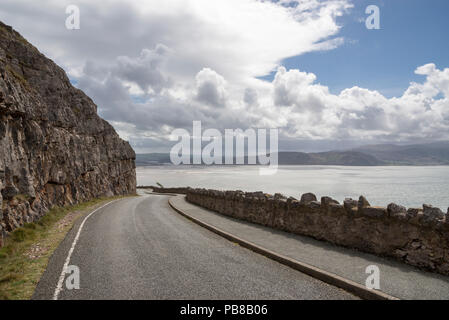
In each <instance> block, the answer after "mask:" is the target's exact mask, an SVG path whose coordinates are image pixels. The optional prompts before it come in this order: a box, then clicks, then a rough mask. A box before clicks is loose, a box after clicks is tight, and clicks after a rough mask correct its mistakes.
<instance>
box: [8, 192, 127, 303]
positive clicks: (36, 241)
mask: <svg viewBox="0 0 449 320" xmlns="http://www.w3.org/2000/svg"><path fill="white" fill-rule="evenodd" d="M118 198H121V197H112V198H102V199H95V200H92V201H89V202H84V203H81V204H78V205H74V206H69V207H64V208H60V207H56V208H53V209H52V210H50V211H49V212H48V213H47V214H46V215H45V216H43V217H42V218H41V219H40V220H39V221H37V222H35V223H28V224H26V225H24V226H23V227H22V228H19V229H16V230H15V231H14V232H12V233H11V234H10V236H9V237H8V238H7V239H6V244H5V246H4V247H3V248H0V300H8V299H14V300H25V299H30V298H31V296H32V295H33V292H34V290H35V288H36V286H37V283H38V282H39V279H40V278H41V276H42V274H43V273H44V271H45V269H46V268H47V264H48V261H49V259H50V257H51V255H52V254H53V252H54V251H55V250H56V248H57V247H58V246H59V244H60V243H61V241H62V240H63V239H64V238H65V236H66V234H67V233H68V232H69V231H70V229H71V228H72V226H73V224H74V223H75V221H76V220H77V219H78V218H80V217H82V216H83V215H84V214H86V213H87V212H90V211H92V209H94V208H95V207H98V206H99V205H100V204H103V203H105V202H107V201H110V200H113V199H118Z"/></svg>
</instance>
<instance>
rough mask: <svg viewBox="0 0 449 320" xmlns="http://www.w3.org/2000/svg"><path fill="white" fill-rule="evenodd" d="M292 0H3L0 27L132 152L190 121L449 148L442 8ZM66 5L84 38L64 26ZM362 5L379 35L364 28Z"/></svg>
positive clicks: (418, 0)
mask: <svg viewBox="0 0 449 320" xmlns="http://www.w3.org/2000/svg"><path fill="white" fill-rule="evenodd" d="M294 2H295V1H294V0H279V1H277V2H276V1H274V0H272V1H261V0H170V1H160V0H145V1H142V0H104V1H101V3H100V2H94V1H91V0H58V1H45V2H30V1H29V0H2V5H1V7H0V20H1V21H3V22H5V23H7V24H10V25H12V26H14V28H16V30H18V31H19V32H21V33H22V34H23V35H24V36H25V38H26V39H28V40H29V41H30V42H31V43H33V44H34V45H35V46H36V47H37V48H39V50H41V51H42V52H43V53H44V54H46V55H47V56H48V57H50V58H51V59H53V60H54V61H55V62H56V63H57V64H59V65H60V66H62V67H63V68H64V69H65V71H66V72H67V74H68V75H69V77H70V79H71V80H72V82H73V83H74V84H75V85H76V86H77V87H78V88H80V89H82V90H83V91H85V92H86V94H88V95H89V96H90V97H91V98H92V100H93V101H94V102H95V103H96V104H97V105H98V112H99V114H100V115H101V116H102V117H103V118H105V119H106V120H108V121H109V122H111V124H112V125H113V126H114V127H115V128H116V130H117V131H118V132H119V134H120V135H121V136H122V137H123V138H124V139H126V140H129V141H130V142H131V144H132V146H133V147H134V148H135V149H136V150H137V151H138V152H165V151H166V150H167V148H170V147H171V146H172V145H173V143H172V142H171V141H170V136H171V132H172V130H174V129H176V128H184V129H188V130H190V129H191V127H192V123H193V121H202V123H203V128H214V129H217V130H219V131H221V132H223V130H225V129H237V128H241V129H247V128H279V129H280V143H279V145H280V146H281V148H282V149H288V150H296V151H324V150H329V149H331V148H337V147H338V148H340V147H348V146H352V145H366V144H375V143H401V144H405V143H417V142H428V141H439V140H449V41H448V39H449V37H448V30H449V19H448V16H449V0H430V1H424V0H301V5H295V4H294ZM69 4H70V5H72V4H76V5H78V6H79V9H80V19H81V27H80V29H78V30H72V29H67V28H66V25H65V21H66V18H67V14H66V6H67V5H69ZM286 4H287V5H286ZM351 5H352V8H351V9H349V10H346V9H348V8H349V7H351ZM369 5H377V6H378V7H379V8H380V25H381V29H380V30H368V29H366V26H365V20H366V18H367V16H368V15H367V14H366V13H365V10H366V8H367V6H369ZM335 17H337V18H335ZM30 21H31V22H32V23H30ZM339 26H340V28H339ZM338 39H344V42H343V44H342V43H341V42H339V41H338ZM326 40H328V41H326ZM336 40H337V41H336ZM335 44H337V45H335ZM330 47H332V48H333V49H331V50H327V51H317V49H325V48H330ZM289 57H290V58H289ZM280 62H281V64H282V65H283V66H284V67H279V64H280ZM273 70H274V72H273V73H272V74H271V75H268V76H266V77H264V79H266V80H268V81H258V80H257V79H255V77H256V76H259V75H264V74H268V73H269V72H270V71H273ZM415 71H416V72H417V73H419V75H418V74H415ZM275 72H276V77H274V75H275ZM412 82H413V84H411V83H412ZM342 90H344V91H343V92H342ZM406 90H407V92H406V93H405V94H404V92H405V91H406ZM378 92H380V94H379V93H378Z"/></svg>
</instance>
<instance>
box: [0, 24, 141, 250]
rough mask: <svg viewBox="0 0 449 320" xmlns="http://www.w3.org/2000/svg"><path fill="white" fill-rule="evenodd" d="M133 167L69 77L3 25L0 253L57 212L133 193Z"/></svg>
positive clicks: (127, 150) (125, 148)
mask: <svg viewBox="0 0 449 320" xmlns="http://www.w3.org/2000/svg"><path fill="white" fill-rule="evenodd" d="M134 160H135V153H134V151H133V149H132V148H131V147H130V145H129V144H128V143H127V142H125V141H123V140H121V139H120V138H119V136H118V135H117V133H116V132H115V131H114V129H113V127H112V126H111V125H110V124H108V123H107V122H106V121H105V120H103V119H101V118H100V117H99V116H98V115H97V108H96V105H95V104H94V103H93V102H92V100H91V99H90V98H89V97H87V96H86V95H85V94H84V93H83V92H82V91H81V90H78V89H76V88H74V87H73V86H72V85H71V84H70V81H69V79H68V78H67V76H66V74H65V72H64V71H63V70H62V69H61V68H59V67H58V66H57V65H56V64H55V63H53V62H52V61H51V60H49V59H47V58H46V57H45V56H44V55H42V54H41V53H40V52H39V51H38V50H37V49H36V48H35V47H33V46H32V45H31V44H29V43H28V42H27V41H26V40H25V39H24V38H23V37H22V36H20V34H18V33H17V32H16V31H14V30H13V29H12V28H11V27H9V26H6V25H4V24H3V23H1V22H0V191H1V193H0V246H1V245H2V242H3V239H4V237H5V236H6V234H7V233H8V232H10V231H12V230H14V229H15V228H17V227H20V226H22V225H23V224H24V223H27V222H32V221H35V220H37V219H39V218H40V217H41V216H42V215H43V214H45V212H47V211H48V210H49V209H50V208H51V207H53V206H56V205H58V206H64V205H69V204H74V203H77V202H80V201H85V200H89V199H92V198H96V197H100V196H112V195H123V194H130V193H135V189H136V175H135V163H134Z"/></svg>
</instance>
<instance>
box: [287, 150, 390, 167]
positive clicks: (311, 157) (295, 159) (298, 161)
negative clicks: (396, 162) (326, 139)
mask: <svg viewBox="0 0 449 320" xmlns="http://www.w3.org/2000/svg"><path fill="white" fill-rule="evenodd" d="M279 164H282V165H333V166H381V165H384V164H385V163H384V162H383V161H381V160H378V159H377V158H376V157H374V156H371V155H369V154H364V153H362V152H356V151H329V152H319V153H303V152H279Z"/></svg>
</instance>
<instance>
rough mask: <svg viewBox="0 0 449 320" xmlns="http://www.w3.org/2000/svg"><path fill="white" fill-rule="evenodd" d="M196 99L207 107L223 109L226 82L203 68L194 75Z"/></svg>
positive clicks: (211, 71)
mask: <svg viewBox="0 0 449 320" xmlns="http://www.w3.org/2000/svg"><path fill="white" fill-rule="evenodd" d="M196 86H197V99H198V101H200V102H204V103H206V104H208V105H212V106H216V107H224V106H225V103H226V81H225V79H224V78H223V77H222V76H221V75H219V74H218V73H216V72H215V71H213V70H211V69H209V68H204V69H203V70H201V71H200V72H198V74H197V75H196Z"/></svg>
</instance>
